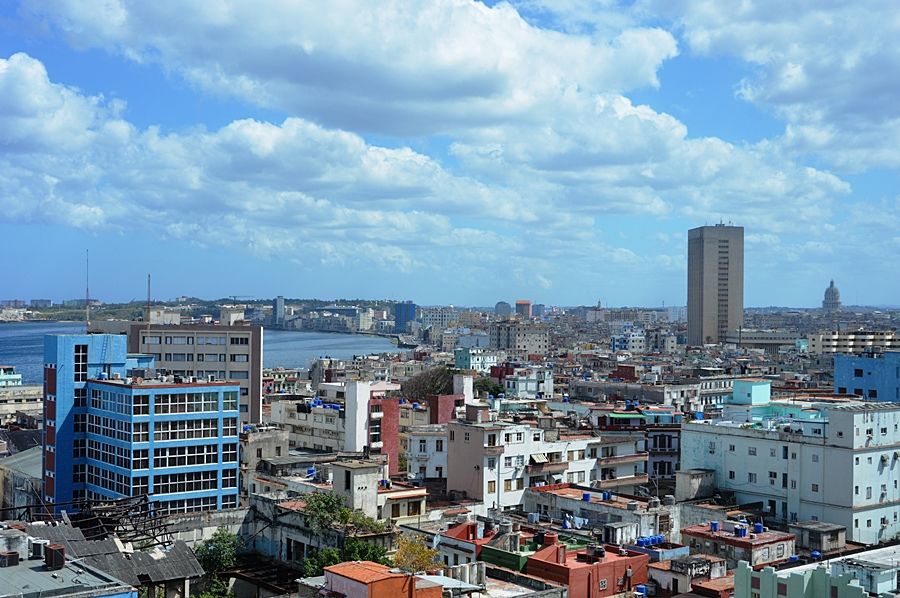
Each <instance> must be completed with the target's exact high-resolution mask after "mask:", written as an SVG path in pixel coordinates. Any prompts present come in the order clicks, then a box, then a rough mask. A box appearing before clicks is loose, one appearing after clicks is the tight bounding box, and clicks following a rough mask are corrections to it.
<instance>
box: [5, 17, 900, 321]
mask: <svg viewBox="0 0 900 598" xmlns="http://www.w3.org/2000/svg"><path fill="white" fill-rule="evenodd" d="M871 4H872V5H873V6H876V7H877V6H880V4H878V3H874V2H873V3H871ZM873 6H868V5H866V4H863V3H861V4H858V5H854V6H852V7H839V6H828V7H821V8H819V9H817V10H815V11H810V10H807V9H790V8H786V7H783V6H782V5H778V7H777V10H776V9H774V8H772V7H768V6H766V4H765V3H759V4H755V5H747V6H743V7H742V8H741V9H740V10H739V11H738V14H736V15H730V14H729V15H726V14H725V13H724V10H725V9H724V8H721V7H718V6H715V5H705V4H703V5H701V4H697V3H657V2H653V1H651V0H647V1H642V2H637V3H633V4H628V5H625V4H617V3H604V4H603V5H602V6H600V7H594V8H593V9H588V8H584V7H580V6H576V5H565V4H561V5H556V6H552V7H551V6H548V5H544V4H543V3H540V2H536V3H535V2H514V3H512V4H496V5H485V4H480V3H468V2H453V3H451V2H433V3H429V4H426V5H421V6H415V7H413V6H411V5H407V4H404V3H398V4H390V3H386V4H379V5H369V4H365V3H361V4H358V5H355V6H349V7H348V8H349V10H345V11H335V12H334V13H324V12H323V11H320V10H317V9H316V7H312V8H310V7H304V6H302V5H295V6H282V5H278V4H272V5H269V6H266V7H264V8H263V9H259V8H254V9H247V7H242V6H241V5H238V4H229V3H222V4H220V5H217V9H216V10H212V9H201V8H199V7H193V8H191V7H185V6H180V5H179V6H175V5H171V4H166V3H154V5H153V6H147V5H142V4H141V3H128V2H109V3H104V4H101V5H95V6H93V7H90V6H87V7H86V6H77V7H76V6H74V5H68V4H65V3H62V2H59V3H57V2H40V3H38V2H31V1H27V0H23V1H22V2H12V3H7V4H5V5H4V6H3V7H2V8H0V32H2V35H0V91H2V98H3V99H2V100H0V105H2V107H3V110H2V111H0V145H2V147H3V150H2V152H0V190H2V193H0V197H2V200H0V201H2V203H0V207H2V210H0V213H2V217H0V234H2V235H3V236H4V238H5V239H6V240H7V242H8V243H9V245H10V246H11V247H15V248H22V250H21V251H17V252H14V254H15V256H16V259H15V260H13V261H12V262H11V263H10V264H9V265H8V269H7V277H6V280H5V285H4V287H5V288H4V290H5V294H6V295H8V296H9V297H10V298H12V297H22V298H26V299H29V298H38V297H53V298H66V297H79V296H82V295H83V288H84V273H83V258H82V254H83V250H84V249H90V251H91V260H92V275H91V287H92V295H94V296H96V297H101V298H104V299H105V300H108V301H127V300H130V299H140V298H141V297H143V296H144V295H145V289H144V282H143V277H144V276H145V273H146V272H147V271H151V272H153V274H154V289H155V291H154V295H156V296H160V297H172V296H176V295H179V294H185V295H196V296H205V297H213V296H227V295H230V294H232V293H237V294H244V295H255V296H258V297H274V296H276V295H279V294H283V295H286V296H325V297H329V296H333V297H339V296H373V297H389V298H394V299H404V298H413V299H414V300H416V301H417V302H418V303H422V304H440V303H444V304H460V305H491V304H493V303H494V302H495V301H496V300H497V299H499V298H501V296H502V297H505V298H506V300H508V301H514V300H515V299H517V298H520V297H530V298H531V299H532V300H533V301H534V302H535V303H546V304H556V305H590V304H595V303H596V301H597V299H598V298H599V299H601V301H602V302H603V303H604V305H607V304H609V305H661V304H663V303H665V304H666V305H684V304H685V303H686V297H687V289H686V282H685V279H686V271H687V270H686V269H687V230H688V229H690V228H694V227H696V226H702V225H704V224H714V223H716V222H720V221H731V222H734V224H736V225H740V226H743V227H744V228H745V229H746V231H747V235H746V249H745V296H744V299H745V301H744V303H745V305H748V306H767V305H785V306H810V307H813V306H816V305H819V304H820V303H821V300H822V293H823V291H824V289H825V287H826V286H827V285H828V281H829V280H830V279H834V280H835V281H836V284H837V285H838V286H840V288H841V290H842V294H843V300H844V302H845V303H846V304H848V305H891V304H896V299H895V298H896V297H897V295H898V291H900V276H897V272H896V265H895V264H894V263H893V261H892V260H889V259H884V255H886V254H887V255H890V252H891V251H896V249H898V248H900V237H898V236H897V232H896V231H897V230H898V225H900V201H898V198H897V196H896V192H895V191H894V190H893V189H894V187H895V186H896V180H897V172H898V166H900V153H898V152H897V150H896V147H897V146H896V143H894V141H895V139H896V137H897V136H898V135H900V129H898V127H897V124H896V123H897V122H900V119H898V118H897V116H898V115H897V110H898V107H897V106H898V105H897V103H896V102H894V101H893V98H895V97H896V93H897V90H896V89H893V88H892V86H894V85H896V84H895V83H893V82H891V81H888V80H884V77H882V76H881V75H880V74H879V73H880V71H877V69H875V67H874V66H873V65H882V66H883V68H884V69H885V71H886V72H889V71H890V70H891V69H892V68H894V67H895V66H896V56H895V54H894V53H892V50H891V48H892V47H893V44H892V40H893V39H894V37H895V34H896V31H894V30H893V29H892V27H895V26H894V25H891V24H890V23H888V22H885V21H883V20H881V19H879V18H878V16H877V15H878V14H879V11H878V10H873ZM338 12H340V13H341V14H340V15H339V14H338ZM372 22H378V23H379V27H377V28H372V27H371V26H370V25H371V23H372ZM772 27H777V28H779V31H781V32H782V33H783V35H779V36H772V35H768V34H767V32H768V31H770V30H771V29H772ZM823 28H824V29H823ZM830 39H839V40H840V41H841V43H838V44H835V43H831V42H828V41H827V40H830ZM226 40H227V43H226ZM845 56H855V57H857V59H855V60H845V59H844V57H845ZM136 271H140V272H142V273H141V274H137V273H136ZM37 273H40V276H38V275H37ZM131 278H133V280H130V279H131ZM576 279H577V284H572V283H573V281H574V280H576ZM361 289H362V290H364V292H362V291H361Z"/></svg>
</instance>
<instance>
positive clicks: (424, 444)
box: [419, 438, 428, 453]
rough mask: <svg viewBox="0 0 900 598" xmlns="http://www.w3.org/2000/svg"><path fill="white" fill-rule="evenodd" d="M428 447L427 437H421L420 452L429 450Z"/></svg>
mask: <svg viewBox="0 0 900 598" xmlns="http://www.w3.org/2000/svg"><path fill="white" fill-rule="evenodd" d="M427 447H428V443H427V442H426V441H425V439H424V438H420V439H419V452H420V453H424V452H427Z"/></svg>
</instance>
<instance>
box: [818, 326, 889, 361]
mask: <svg viewBox="0 0 900 598" xmlns="http://www.w3.org/2000/svg"><path fill="white" fill-rule="evenodd" d="M871 347H881V348H882V349H884V350H888V349H891V350H897V349H900V335H898V334H897V333H896V332H894V331H893V330H874V331H866V332H864V331H858V332H825V333H822V334H810V335H809V352H810V353H812V354H813V355H816V354H819V353H862V352H863V351H865V350H866V349H868V348H871Z"/></svg>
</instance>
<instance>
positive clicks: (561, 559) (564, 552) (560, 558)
mask: <svg viewBox="0 0 900 598" xmlns="http://www.w3.org/2000/svg"><path fill="white" fill-rule="evenodd" d="M568 552H569V549H568V548H567V547H566V545H565V544H560V545H559V546H557V547H556V562H557V564H559V565H565V564H566V560H567V557H568Z"/></svg>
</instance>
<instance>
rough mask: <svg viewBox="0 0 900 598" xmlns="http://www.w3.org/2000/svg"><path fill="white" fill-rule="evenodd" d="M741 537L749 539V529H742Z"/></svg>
mask: <svg viewBox="0 0 900 598" xmlns="http://www.w3.org/2000/svg"><path fill="white" fill-rule="evenodd" d="M741 537H742V538H746V537H747V528H746V527H742V528H741Z"/></svg>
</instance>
